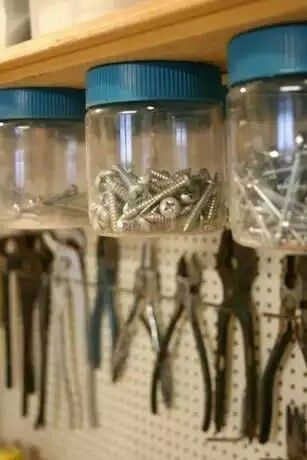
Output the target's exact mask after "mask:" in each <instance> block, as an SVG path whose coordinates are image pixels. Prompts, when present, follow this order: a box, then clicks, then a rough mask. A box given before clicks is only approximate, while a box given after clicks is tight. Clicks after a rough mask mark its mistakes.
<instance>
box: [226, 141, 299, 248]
mask: <svg viewBox="0 0 307 460" xmlns="http://www.w3.org/2000/svg"><path fill="white" fill-rule="evenodd" d="M296 141H297V145H298V147H297V149H296V151H295V152H294V155H293V158H292V162H289V161H288V162H286V161H284V163H282V162H281V159H282V155H281V154H280V153H279V152H278V151H277V150H272V151H269V152H264V153H260V152H257V153H252V154H251V155H250V156H249V159H248V162H244V163H243V162H242V163H240V165H239V168H237V174H236V176H235V184H236V188H237V196H238V200H239V206H238V207H237V214H238V215H237V222H238V224H239V227H241V229H240V232H242V229H246V230H247V241H246V242H247V243H251V241H253V240H255V239H257V240H258V241H260V242H261V243H262V244H264V245H266V246H272V247H275V246H279V247H280V246H283V247H285V248H289V249H293V248H295V247H298V249H302V248H303V247H304V246H307V187H306V180H307V144H306V143H304V140H303V137H302V136H297V139H296ZM241 234H242V233H241Z"/></svg>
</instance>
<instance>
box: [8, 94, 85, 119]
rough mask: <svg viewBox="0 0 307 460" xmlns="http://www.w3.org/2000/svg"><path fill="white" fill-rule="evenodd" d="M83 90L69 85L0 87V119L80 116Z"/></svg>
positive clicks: (82, 110)
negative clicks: (68, 86) (61, 86)
mask: <svg viewBox="0 0 307 460" xmlns="http://www.w3.org/2000/svg"><path fill="white" fill-rule="evenodd" d="M84 114H85V92H84V90H81V89H73V88H4V89H0V120H21V119H46V120H48V119H53V120H55V119H56V120H83V118H84Z"/></svg>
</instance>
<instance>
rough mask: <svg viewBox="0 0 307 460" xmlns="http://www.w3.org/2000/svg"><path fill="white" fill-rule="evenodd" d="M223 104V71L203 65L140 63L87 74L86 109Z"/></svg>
mask: <svg viewBox="0 0 307 460" xmlns="http://www.w3.org/2000/svg"><path fill="white" fill-rule="evenodd" d="M150 101H191V102H193V101H195V102H200V101H204V102H222V101H223V89H222V83H221V71H220V69H219V68H218V67H216V66H214V65H211V64H206V63H200V62H182V61H180V62H179V61H137V62H122V63H115V64H106V65H102V66H99V67H95V68H93V69H91V70H89V71H88V73H87V81H86V106H87V108H90V107H94V106H97V105H107V104H115V103H120V102H123V103H124V102H150Z"/></svg>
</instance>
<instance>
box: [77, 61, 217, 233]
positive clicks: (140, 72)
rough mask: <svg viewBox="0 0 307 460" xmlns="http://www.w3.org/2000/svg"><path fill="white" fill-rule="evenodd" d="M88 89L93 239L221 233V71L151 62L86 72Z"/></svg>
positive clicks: (212, 68) (188, 65)
mask: <svg viewBox="0 0 307 460" xmlns="http://www.w3.org/2000/svg"><path fill="white" fill-rule="evenodd" d="M100 72H101V73H100ZM91 73H94V75H93V74H92V75H91ZM105 73H106V74H107V76H106V74H105ZM144 75H145V76H144ZM161 75H163V80H161ZM208 75H209V76H208ZM206 76H208V80H206ZM159 77H160V79H159ZM185 77H186V80H185ZM180 79H181V80H180ZM97 81H98V83H97ZM110 81H112V82H113V86H112V87H111V89H108V88H106V86H107V84H108V82H110ZM178 81H179V82H180V83H178ZM114 82H116V83H114ZM144 82H145V83H144ZM154 82H156V86H155V85H154ZM182 82H183V83H182ZM142 84H143V85H145V88H144V86H143V87H142ZM162 87H163V88H162ZM87 89H88V91H87V107H88V111H87V115H86V145H87V163H88V180H89V213H90V220H91V223H92V225H93V227H94V229H95V230H96V231H97V232H98V233H99V234H111V235H120V234H125V233H126V232H128V233H130V234H139V233H147V234H148V235H149V236H150V235H156V234H160V233H162V234H163V233H165V232H174V233H183V232H194V233H199V232H206V231H210V230H216V229H217V228H220V227H222V226H223V225H224V223H225V220H226V211H225V205H224V199H225V194H224V180H225V159H224V131H223V88H222V86H221V83H220V72H219V70H218V69H217V68H216V67H213V66H209V65H205V64H203V65H202V64H196V63H194V64H193V63H178V62H177V63H176V62H172V63H169V62H159V61H158V62H138V63H124V64H114V65H106V66H102V67H100V68H97V69H94V70H92V71H90V72H89V77H88V84H87ZM210 90H211V93H210ZM209 95H210V97H209ZM189 96H190V97H189ZM192 96H193V97H192ZM121 98H122V100H120V99H121Z"/></svg>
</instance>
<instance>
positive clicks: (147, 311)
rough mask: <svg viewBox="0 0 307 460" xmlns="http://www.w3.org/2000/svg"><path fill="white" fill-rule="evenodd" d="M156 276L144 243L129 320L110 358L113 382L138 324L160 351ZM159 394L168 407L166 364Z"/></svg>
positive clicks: (120, 371) (169, 392)
mask: <svg viewBox="0 0 307 460" xmlns="http://www.w3.org/2000/svg"><path fill="white" fill-rule="evenodd" d="M159 293H160V286H159V273H158V270H157V267H156V262H155V257H154V249H153V246H152V245H151V244H150V243H149V242H146V243H144V245H143V248H142V259H141V264H140V266H139V268H138V269H137V271H136V275H135V286H134V294H135V297H134V302H133V305H132V308H131V310H130V312H129V314H128V318H127V320H126V322H125V324H124V326H123V328H122V330H121V332H120V334H119V337H118V341H117V344H116V347H115V350H114V354H113V360H112V361H113V366H112V370H113V381H116V380H118V379H119V378H120V377H121V376H122V375H123V373H124V369H125V366H126V363H127V360H128V356H129V352H130V348H131V345H132V342H133V338H134V337H135V335H136V332H137V325H138V322H139V320H141V321H142V322H143V324H144V325H145V327H146V329H147V331H148V333H149V335H150V339H151V344H152V348H153V351H154V352H155V353H156V354H158V353H160V350H161V332H160V328H159V324H158V319H157V316H158V307H159ZM159 382H160V383H161V392H162V396H163V399H164V402H165V404H166V405H167V407H170V405H171V402H172V379H171V373H170V368H169V362H168V360H164V364H163V366H162V369H161V370H160V373H159Z"/></svg>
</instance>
